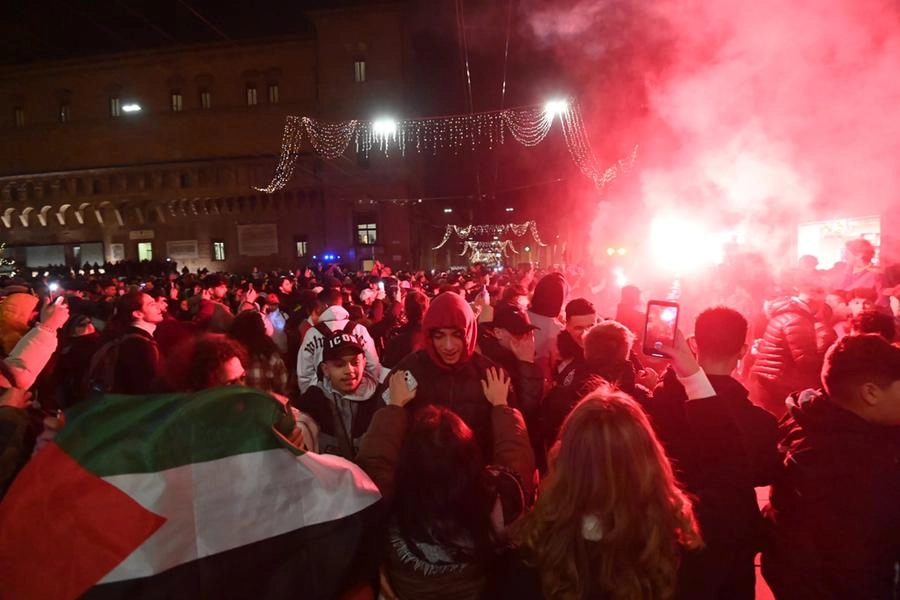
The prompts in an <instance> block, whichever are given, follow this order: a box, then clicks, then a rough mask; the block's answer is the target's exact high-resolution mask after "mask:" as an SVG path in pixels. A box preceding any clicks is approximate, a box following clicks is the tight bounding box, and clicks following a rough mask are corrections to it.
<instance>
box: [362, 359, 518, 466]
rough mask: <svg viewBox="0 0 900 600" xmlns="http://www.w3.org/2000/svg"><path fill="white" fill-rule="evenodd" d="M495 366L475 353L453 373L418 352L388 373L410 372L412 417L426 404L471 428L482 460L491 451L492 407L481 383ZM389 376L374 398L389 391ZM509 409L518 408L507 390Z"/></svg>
mask: <svg viewBox="0 0 900 600" xmlns="http://www.w3.org/2000/svg"><path fill="white" fill-rule="evenodd" d="M498 366H499V365H497V363H495V362H494V361H492V360H491V359H489V358H487V357H486V356H484V355H482V354H479V353H478V352H475V353H474V354H473V355H472V357H471V358H469V359H468V360H466V361H465V363H463V364H461V365H457V366H456V368H454V369H452V370H448V369H444V368H441V367H439V366H437V365H436V364H434V362H433V361H432V360H431V358H430V357H429V356H428V352H427V351H426V350H417V351H416V352H413V353H412V354H409V355H407V356H406V358H404V359H403V360H401V361H400V362H399V363H398V364H397V366H396V367H395V368H394V370H393V371H391V373H390V375H393V374H394V372H395V371H409V372H410V373H411V374H412V376H413V377H414V378H415V380H416V384H417V388H416V389H417V391H416V397H415V398H414V399H413V400H412V401H411V402H410V403H409V404H408V405H407V408H408V410H409V411H410V412H411V413H412V412H415V411H416V409H417V408H418V407H421V406H425V405H427V404H436V405H438V406H444V407H446V408H449V409H450V410H452V411H453V412H455V413H456V414H457V415H459V417H460V418H461V419H462V420H463V421H464V422H465V423H466V425H468V426H469V427H471V428H472V430H473V431H474V433H475V437H476V439H477V440H478V443H479V446H480V447H481V449H482V452H483V453H484V454H483V455H484V456H485V457H490V449H491V447H492V441H493V440H492V436H491V408H492V407H491V403H490V402H488V401H487V398H485V397H484V391H483V390H482V389H481V381H482V380H483V379H484V378H485V377H486V375H485V372H486V371H487V369H489V368H490V367H495V368H496V367H498ZM390 375H388V377H387V378H386V379H385V380H384V383H382V384H381V385H380V386H379V388H378V391H377V392H376V396H378V397H379V398H380V397H381V395H382V393H383V392H384V390H386V389H387V387H388V382H389V381H390ZM508 404H509V406H511V407H513V408H519V404H518V402H517V401H516V398H515V393H514V390H510V395H509V400H508Z"/></svg>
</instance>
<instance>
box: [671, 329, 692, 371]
mask: <svg viewBox="0 0 900 600" xmlns="http://www.w3.org/2000/svg"><path fill="white" fill-rule="evenodd" d="M664 352H666V354H665V356H666V357H667V358H669V359H671V361H672V369H673V370H674V371H675V374H676V375H678V376H679V377H690V376H691V375H693V374H694V373H696V372H697V371H699V370H700V363H698V362H697V358H696V357H695V356H694V353H693V352H692V351H691V347H690V346H689V345H688V343H687V340H686V339H685V337H684V334H683V333H681V330H680V329H676V330H675V343H674V344H673V345H672V347H671V348H664Z"/></svg>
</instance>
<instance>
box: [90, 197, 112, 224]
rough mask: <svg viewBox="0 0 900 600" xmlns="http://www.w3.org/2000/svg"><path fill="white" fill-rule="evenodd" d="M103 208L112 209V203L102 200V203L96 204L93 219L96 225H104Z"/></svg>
mask: <svg viewBox="0 0 900 600" xmlns="http://www.w3.org/2000/svg"><path fill="white" fill-rule="evenodd" d="M105 208H113V205H112V202H110V201H109V200H104V201H103V202H101V203H100V204H98V205H97V207H96V208H94V217H96V219H97V223H99V224H100V225H104V224H105V223H104V221H103V219H104V217H103V209H105Z"/></svg>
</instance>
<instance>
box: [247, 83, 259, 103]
mask: <svg viewBox="0 0 900 600" xmlns="http://www.w3.org/2000/svg"><path fill="white" fill-rule="evenodd" d="M256 103H257V100H256V86H255V85H248V86H247V106H256Z"/></svg>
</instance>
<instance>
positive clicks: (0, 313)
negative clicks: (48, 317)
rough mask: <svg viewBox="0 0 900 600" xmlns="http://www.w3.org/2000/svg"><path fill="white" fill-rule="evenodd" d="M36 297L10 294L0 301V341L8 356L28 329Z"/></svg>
mask: <svg viewBox="0 0 900 600" xmlns="http://www.w3.org/2000/svg"><path fill="white" fill-rule="evenodd" d="M37 303H38V299H37V297H36V296H32V295H31V294H11V295H9V296H7V297H6V299H5V300H3V301H2V302H0V343H2V344H3V354H4V355H6V356H8V355H9V353H10V352H12V349H13V348H15V346H16V344H17V343H19V340H21V339H22V336H24V335H25V334H26V333H27V332H28V330H29V329H30V327H29V325H28V323H29V321H31V318H32V317H33V316H34V310H35V308H36V307H37Z"/></svg>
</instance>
